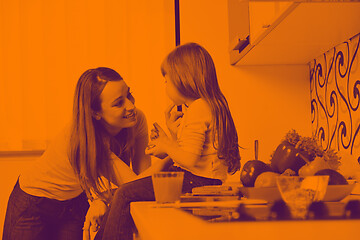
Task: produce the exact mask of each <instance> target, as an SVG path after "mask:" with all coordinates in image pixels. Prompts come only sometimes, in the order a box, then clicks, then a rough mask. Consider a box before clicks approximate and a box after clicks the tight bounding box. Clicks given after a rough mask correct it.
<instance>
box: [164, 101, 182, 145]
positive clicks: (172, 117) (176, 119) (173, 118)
mask: <svg viewBox="0 0 360 240" xmlns="http://www.w3.org/2000/svg"><path fill="white" fill-rule="evenodd" d="M174 107H175V104H170V105H169V106H168V107H167V109H166V111H165V120H166V126H167V128H168V129H169V132H170V134H171V136H172V137H173V139H176V134H177V132H178V128H179V126H180V123H181V118H182V116H183V115H184V113H183V112H179V111H173V112H171V110H172V109H173V108H174Z"/></svg>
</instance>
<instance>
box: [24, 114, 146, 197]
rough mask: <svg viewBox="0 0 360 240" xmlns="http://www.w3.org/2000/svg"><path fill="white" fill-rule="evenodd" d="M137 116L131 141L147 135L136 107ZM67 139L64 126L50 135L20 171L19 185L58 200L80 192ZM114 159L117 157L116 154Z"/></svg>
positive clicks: (68, 136) (26, 189)
mask: <svg viewBox="0 0 360 240" xmlns="http://www.w3.org/2000/svg"><path fill="white" fill-rule="evenodd" d="M137 116H138V117H137V123H136V125H135V126H134V129H135V131H134V133H135V141H136V140H137V139H138V140H139V139H140V138H148V132H147V122H146V118H145V115H144V113H143V112H142V111H140V110H138V109H137ZM69 139H70V127H67V128H65V130H64V131H62V132H61V133H60V134H59V135H58V136H57V137H55V138H54V140H53V141H52V142H51V144H50V145H49V147H48V148H47V149H46V151H45V152H44V154H43V155H42V156H41V157H40V158H39V159H38V160H36V161H35V162H34V163H33V164H32V166H31V167H30V168H28V169H27V170H26V171H25V172H23V173H22V174H21V175H20V178H19V183H20V188H21V189H22V190H23V191H24V192H26V193H28V194H31V195H33V196H39V197H47V198H51V199H57V200H60V201H64V200H69V199H72V198H74V197H77V196H78V195H80V194H81V193H82V192H83V189H82V188H81V186H80V183H79V179H78V178H77V176H76V174H75V171H74V169H73V168H72V166H71V164H70V161H69V158H68V143H69ZM135 144H136V143H135ZM117 160H118V161H121V160H120V159H119V158H117ZM114 161H116V160H114ZM113 166H117V164H113Z"/></svg>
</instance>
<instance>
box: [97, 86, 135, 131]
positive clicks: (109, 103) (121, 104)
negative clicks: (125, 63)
mask: <svg viewBox="0 0 360 240" xmlns="http://www.w3.org/2000/svg"><path fill="white" fill-rule="evenodd" d="M100 100H101V112H98V113H96V115H97V116H99V117H100V118H101V121H102V123H103V124H104V126H105V128H106V129H107V130H108V132H109V133H110V134H111V135H113V136H114V135H116V134H118V133H119V132H120V131H121V129H123V128H129V127H133V126H134V125H135V124H136V111H135V105H134V97H133V96H132V95H131V93H130V88H129V87H128V86H127V85H126V83H125V81H124V80H120V81H109V82H107V83H106V85H105V87H104V89H103V91H102V92H101V95H100Z"/></svg>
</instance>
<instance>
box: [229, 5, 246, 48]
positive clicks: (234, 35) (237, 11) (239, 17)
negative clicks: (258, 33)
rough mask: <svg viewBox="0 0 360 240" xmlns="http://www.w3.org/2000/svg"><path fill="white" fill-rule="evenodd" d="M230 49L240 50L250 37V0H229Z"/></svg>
mask: <svg viewBox="0 0 360 240" xmlns="http://www.w3.org/2000/svg"><path fill="white" fill-rule="evenodd" d="M228 17H229V49H230V51H231V50H239V48H241V45H243V44H244V43H245V41H246V40H247V39H249V34H250V25H249V1H243V0H228Z"/></svg>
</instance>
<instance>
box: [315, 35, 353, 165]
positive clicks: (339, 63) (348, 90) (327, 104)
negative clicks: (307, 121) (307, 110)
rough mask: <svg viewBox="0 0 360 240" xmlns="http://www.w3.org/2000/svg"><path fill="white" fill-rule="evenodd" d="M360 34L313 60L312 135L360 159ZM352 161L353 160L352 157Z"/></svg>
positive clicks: (321, 141) (326, 145)
mask: <svg viewBox="0 0 360 240" xmlns="http://www.w3.org/2000/svg"><path fill="white" fill-rule="evenodd" d="M359 40H360V34H357V35H356V36H354V37H352V38H350V39H348V40H347V41H345V42H343V43H341V44H339V45H338V46H335V47H334V48H332V49H330V50H329V51H327V52H326V53H324V54H323V55H321V56H319V57H318V58H316V59H314V60H313V61H312V62H310V84H311V86H310V95H311V122H312V131H313V135H315V136H316V137H317V139H318V140H319V142H320V143H321V145H322V147H323V148H324V149H328V148H333V149H335V150H337V151H339V153H341V154H342V155H347V156H351V159H354V160H355V161H358V162H359V163H360V107H359V105H360V67H359V64H360V61H359V43H360V41H359ZM352 161H353V160H352Z"/></svg>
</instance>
